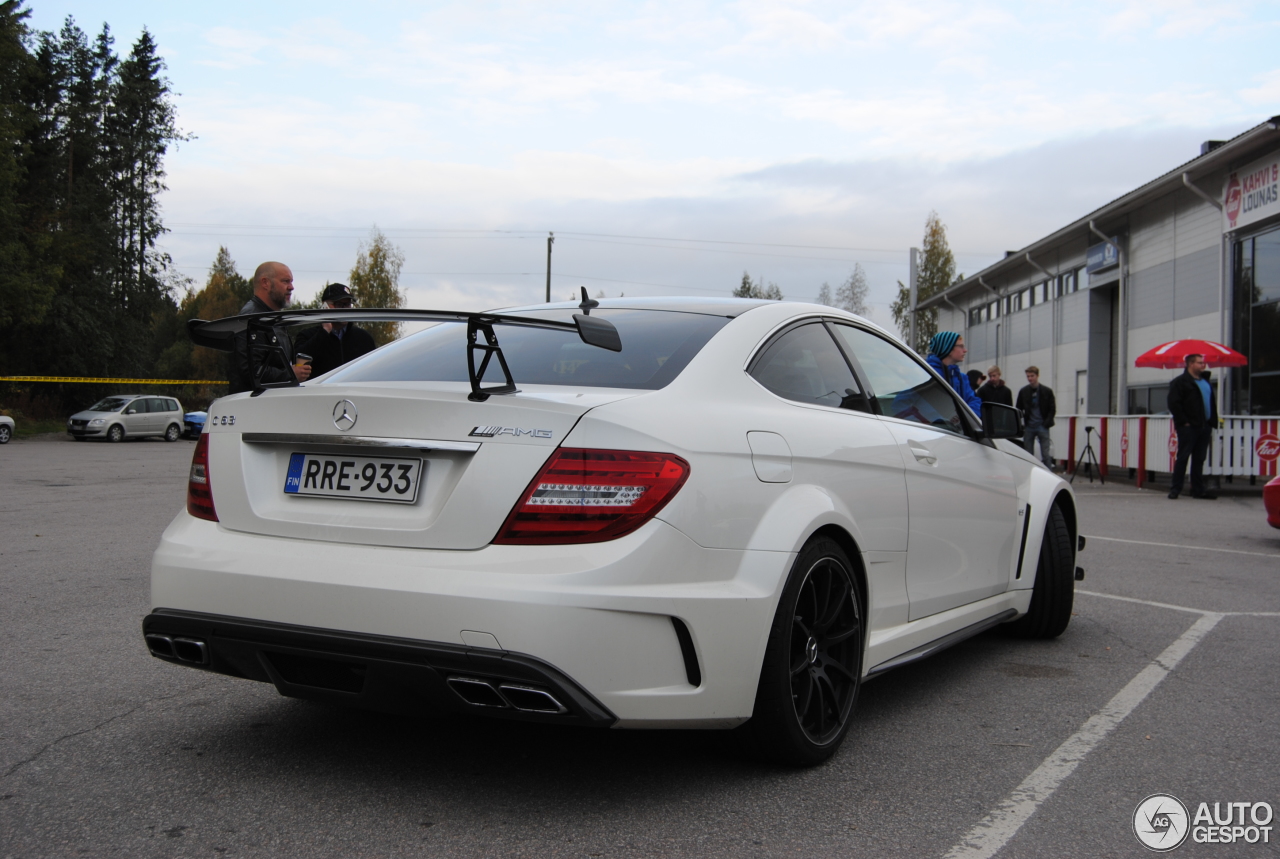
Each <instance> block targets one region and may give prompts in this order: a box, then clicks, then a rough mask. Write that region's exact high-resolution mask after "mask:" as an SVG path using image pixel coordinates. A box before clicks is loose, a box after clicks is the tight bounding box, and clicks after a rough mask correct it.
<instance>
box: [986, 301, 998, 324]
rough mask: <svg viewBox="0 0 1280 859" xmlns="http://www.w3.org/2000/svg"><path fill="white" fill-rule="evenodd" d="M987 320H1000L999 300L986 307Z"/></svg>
mask: <svg viewBox="0 0 1280 859" xmlns="http://www.w3.org/2000/svg"><path fill="white" fill-rule="evenodd" d="M987 318H988V319H999V318H1000V301H999V299H997V300H995V301H993V302H991V303H990V304H988V305H987Z"/></svg>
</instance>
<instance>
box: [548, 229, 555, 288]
mask: <svg viewBox="0 0 1280 859" xmlns="http://www.w3.org/2000/svg"><path fill="white" fill-rule="evenodd" d="M555 240H556V234H555V233H547V304H550V303H551V245H552V244H553V243H554V242H555Z"/></svg>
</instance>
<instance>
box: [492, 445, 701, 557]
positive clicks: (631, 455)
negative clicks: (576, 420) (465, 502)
mask: <svg viewBox="0 0 1280 859" xmlns="http://www.w3.org/2000/svg"><path fill="white" fill-rule="evenodd" d="M688 477H689V463H687V462H685V461H684V460H683V459H681V458H680V457H678V456H675V455H673V454H670V453H643V452H640V451H633V450H581V449H577V448H560V449H558V450H557V451H556V452H555V453H554V454H553V455H552V456H551V459H549V460H548V461H547V464H546V465H544V466H542V470H541V471H539V472H538V475H537V476H536V477H534V478H533V482H532V483H530V484H529V487H528V488H527V489H525V491H524V494H523V495H521V496H520V502H519V503H518V504H516V506H515V509H514V510H512V511H511V515H510V516H508V517H507V521H506V522H504V523H502V530H500V531H499V532H498V536H497V537H496V538H495V539H494V541H493V542H495V543H521V544H530V543H600V542H603V541H605V540H613V539H615V538H617V537H621V536H622V535H624V534H630V533H631V532H632V531H634V530H635V529H637V528H639V527H640V526H641V525H643V524H644V523H645V522H648V521H649V520H650V519H652V518H653V517H654V516H655V515H657V513H658V511H659V510H661V509H662V508H663V506H664V505H665V504H666V503H667V502H668V501H670V500H671V498H672V497H673V496H674V495H675V494H676V492H677V491H679V489H680V487H681V486H683V485H684V482H685V480H686V479H687V478H688Z"/></svg>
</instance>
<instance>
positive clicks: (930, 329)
mask: <svg viewBox="0 0 1280 859" xmlns="http://www.w3.org/2000/svg"><path fill="white" fill-rule="evenodd" d="M955 279H956V260H955V257H954V256H953V255H952V253H951V248H950V247H949V246H948V245H947V228H946V227H945V226H943V224H942V221H941V219H939V218H938V213H937V212H930V213H929V217H928V218H927V219H926V220H925V222H924V244H923V247H922V248H921V254H920V260H919V269H918V271H917V272H916V303H917V304H919V303H920V302H922V301H924V300H925V299H926V298H930V297H932V296H934V295H937V294H938V293H940V292H942V291H943V290H944V289H946V288H947V287H948V286H951V284H952V283H954V282H955ZM890 310H891V311H892V312H893V321H894V322H895V323H897V325H898V330H899V331H901V332H902V337H903V339H904V340H905V339H908V337H909V335H910V331H911V294H910V288H909V287H908V286H906V285H905V284H903V282H902V281H898V297H897V298H896V299H895V300H894V302H893V304H892V305H891V307H890ZM936 333H938V311H937V309H936V308H932V307H930V308H927V309H925V310H918V311H916V342H915V343H909V344H907V345H909V346H910V347H911V348H912V349H915V350H916V351H917V352H919V353H920V354H921V355H923V354H924V353H925V351H926V350H927V349H928V348H929V340H930V339H932V338H933V335H934V334H936Z"/></svg>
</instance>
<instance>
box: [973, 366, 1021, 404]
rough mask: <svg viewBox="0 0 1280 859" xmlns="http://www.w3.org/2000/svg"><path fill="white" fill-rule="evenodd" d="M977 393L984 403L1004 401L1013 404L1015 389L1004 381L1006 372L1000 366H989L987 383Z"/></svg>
mask: <svg viewBox="0 0 1280 859" xmlns="http://www.w3.org/2000/svg"><path fill="white" fill-rule="evenodd" d="M975 393H977V395H978V399H980V400H982V401H983V402H984V403H1004V404H1005V405H1006V406H1012V405H1013V389H1012V388H1010V387H1009V386H1008V385H1006V384H1005V383H1004V374H1003V373H1001V372H1000V368H999V367H994V366H993V367H988V368H987V383H986V384H985V385H983V386H982V387H981V388H979V389H978V390H977V391H976V392H975Z"/></svg>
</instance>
